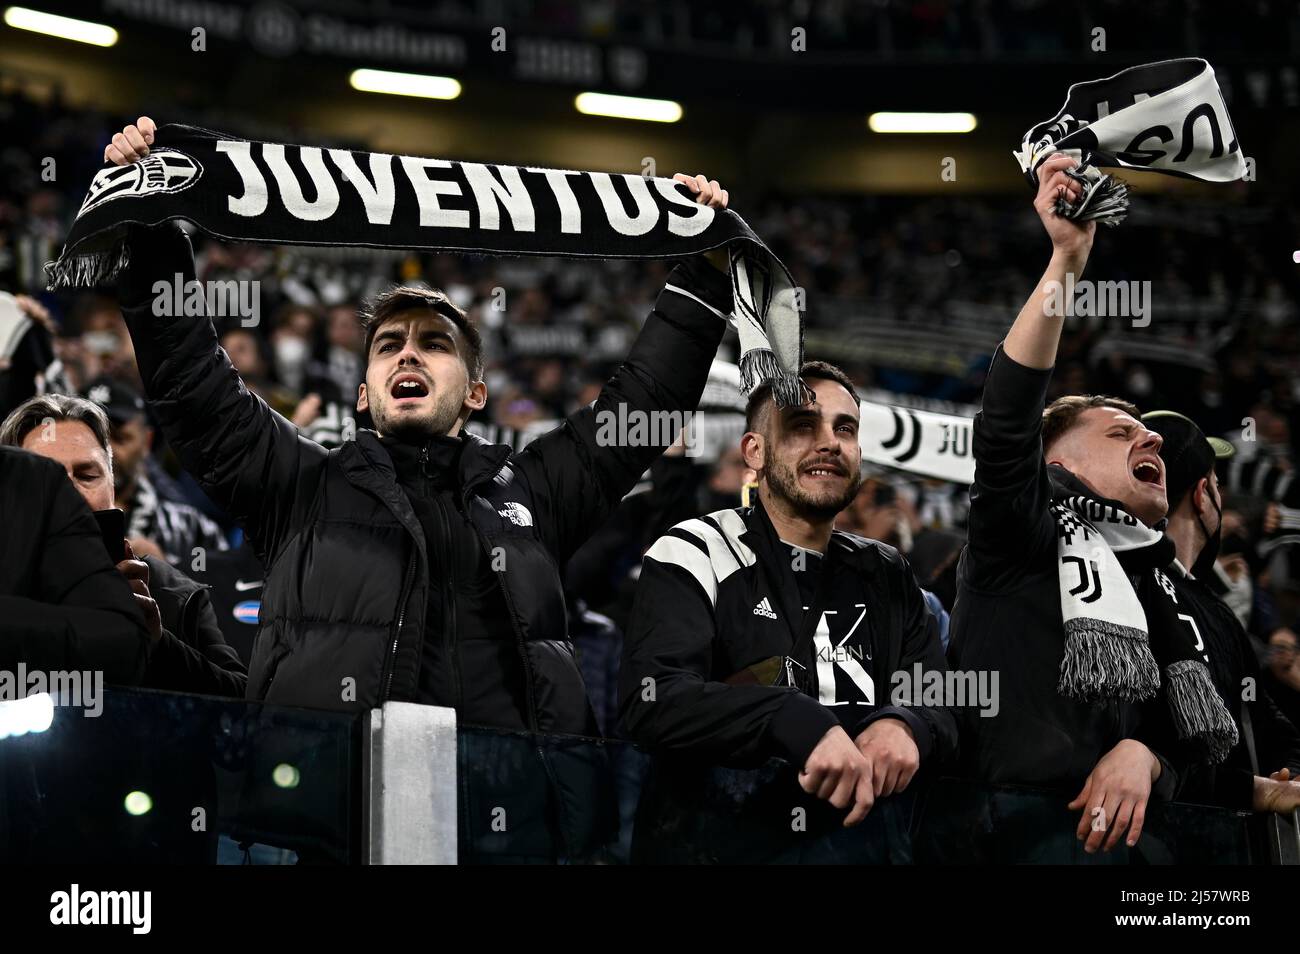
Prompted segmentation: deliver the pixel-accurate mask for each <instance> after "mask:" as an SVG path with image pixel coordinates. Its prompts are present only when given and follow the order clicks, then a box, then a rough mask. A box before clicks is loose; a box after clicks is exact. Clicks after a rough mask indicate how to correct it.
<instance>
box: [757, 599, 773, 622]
mask: <svg viewBox="0 0 1300 954" xmlns="http://www.w3.org/2000/svg"><path fill="white" fill-rule="evenodd" d="M754 615H755V616H766V617H767V618H768V619H776V613H774V612H772V604H771V603H769V602H768V601H767V597H766V596H765V597H763V598H762V599H761V600H759V601H758V605H757V606H755V607H754Z"/></svg>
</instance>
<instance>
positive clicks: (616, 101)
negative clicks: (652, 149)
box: [573, 93, 682, 123]
mask: <svg viewBox="0 0 1300 954" xmlns="http://www.w3.org/2000/svg"><path fill="white" fill-rule="evenodd" d="M573 105H574V106H575V107H576V108H577V110H578V112H580V113H583V114H584V115H587V116H611V117H613V118H614V119H642V120H645V121H646V122H651V123H675V122H677V120H679V119H681V118H682V106H681V104H680V103H674V102H673V101H672V100H671V99H644V98H642V97H640V96H615V95H613V94H612V93H579V94H578V95H577V96H576V97H574V100H573Z"/></svg>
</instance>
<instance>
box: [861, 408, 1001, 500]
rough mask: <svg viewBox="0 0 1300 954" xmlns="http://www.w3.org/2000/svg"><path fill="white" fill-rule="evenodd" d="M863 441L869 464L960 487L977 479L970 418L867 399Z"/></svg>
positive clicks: (863, 450) (863, 454)
mask: <svg viewBox="0 0 1300 954" xmlns="http://www.w3.org/2000/svg"><path fill="white" fill-rule="evenodd" d="M860 406H861V411H862V423H861V426H860V427H859V429H858V442H859V443H860V444H861V445H862V459H863V460H864V461H866V462H868V463H872V464H881V465H884V466H886V467H897V468H899V469H901V470H906V471H908V472H910V473H913V474H920V475H922V476H924V477H937V478H939V479H940V480H951V481H953V482H954V483H958V484H969V483H970V482H971V481H972V480H974V479H975V460H974V458H973V457H971V446H970V442H971V423H972V421H971V419H970V418H969V417H958V416H956V415H952V414H937V413H935V412H933V411H916V410H913V409H912V408H907V407H894V406H892V405H888V404H875V403H872V402H870V401H863V402H862V404H861V405H860Z"/></svg>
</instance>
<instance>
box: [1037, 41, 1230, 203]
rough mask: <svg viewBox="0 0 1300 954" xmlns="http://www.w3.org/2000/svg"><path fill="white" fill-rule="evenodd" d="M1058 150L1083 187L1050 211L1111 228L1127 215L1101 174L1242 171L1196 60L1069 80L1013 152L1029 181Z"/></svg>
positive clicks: (1115, 183) (1123, 188) (1209, 79)
mask: <svg viewBox="0 0 1300 954" xmlns="http://www.w3.org/2000/svg"><path fill="white" fill-rule="evenodd" d="M1057 152H1063V153H1065V154H1066V155H1069V156H1072V157H1074V158H1075V159H1078V160H1079V161H1080V163H1081V165H1079V166H1077V167H1076V168H1075V169H1073V170H1071V171H1070V172H1069V173H1067V174H1068V175H1070V176H1071V177H1072V178H1074V179H1076V180H1077V181H1078V182H1079V184H1080V186H1081V187H1082V190H1081V191H1082V195H1081V196H1080V198H1079V201H1078V203H1075V204H1071V203H1070V202H1068V201H1067V200H1065V199H1060V200H1058V203H1057V209H1056V211H1057V213H1058V214H1059V215H1063V216H1065V217H1067V218H1071V219H1076V220H1078V221H1081V222H1082V221H1088V220H1090V219H1096V220H1097V221H1098V222H1101V223H1102V224H1103V225H1118V224H1119V223H1120V222H1122V221H1123V220H1124V217H1125V216H1126V215H1127V214H1128V185H1127V184H1126V183H1124V182H1123V181H1121V180H1119V179H1116V178H1114V177H1113V176H1110V175H1108V174H1105V173H1103V172H1101V171H1100V168H1099V167H1110V168H1114V167H1121V168H1126V169H1144V170H1147V171H1151V172H1163V173H1165V174H1166V175H1174V176H1183V177H1185V178H1189V179H1201V180H1204V181H1206V182H1232V181H1233V180H1235V179H1240V178H1241V177H1242V175H1243V174H1244V173H1245V171H1246V163H1245V159H1244V158H1243V157H1242V152H1241V148H1240V145H1239V144H1238V142H1237V134H1236V133H1235V132H1234V131H1233V128H1232V120H1231V119H1230V118H1229V117H1228V108H1227V106H1225V105H1224V103H1223V94H1222V93H1221V92H1220V91H1219V84H1218V83H1217V82H1216V81H1215V78H1214V69H1213V67H1211V66H1210V64H1209V63H1207V62H1206V61H1205V60H1202V59H1197V58H1188V59H1179V60H1164V61H1163V62H1160V63H1147V64H1145V65H1143V66H1133V67H1130V68H1128V69H1126V70H1122V71H1120V72H1119V73H1116V74H1115V75H1114V76H1108V77H1106V78H1105V79H1099V80H1091V81H1089V82H1086V83H1075V84H1074V85H1073V86H1071V87H1070V90H1069V92H1068V93H1067V94H1066V98H1065V105H1064V106H1062V107H1061V109H1060V111H1059V112H1058V113H1057V114H1056V115H1055V116H1054V117H1052V118H1051V119H1049V120H1047V121H1046V122H1042V123H1039V124H1038V125H1036V126H1034V127H1032V128H1031V129H1030V130H1029V131H1028V132H1027V133H1025V136H1024V141H1023V142H1022V143H1021V146H1020V149H1019V150H1017V151H1016V152H1015V157H1016V159H1017V161H1019V163H1020V170H1021V171H1022V172H1023V173H1024V174H1025V177H1026V178H1027V179H1028V180H1029V183H1030V185H1032V186H1034V187H1035V188H1037V186H1038V167H1039V166H1040V165H1042V164H1043V162H1044V161H1046V160H1047V159H1048V158H1050V157H1051V156H1052V154H1053V153H1057Z"/></svg>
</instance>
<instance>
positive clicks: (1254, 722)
mask: <svg viewBox="0 0 1300 954" xmlns="http://www.w3.org/2000/svg"><path fill="white" fill-rule="evenodd" d="M1142 423H1143V424H1145V425H1146V426H1147V427H1149V428H1151V429H1152V430H1154V431H1156V432H1157V433H1159V434H1160V435H1161V437H1163V438H1164V443H1163V444H1162V445H1161V446H1160V457H1161V459H1162V460H1163V461H1164V462H1165V488H1166V490H1167V492H1168V495H1169V526H1168V528H1167V530H1166V532H1167V533H1168V535H1169V537H1170V539H1171V540H1173V541H1174V545H1175V546H1176V547H1177V553H1178V558H1177V559H1176V560H1175V561H1174V562H1173V564H1172V566H1171V567H1170V570H1169V571H1168V574H1167V575H1168V577H1169V579H1170V580H1171V581H1172V582H1173V585H1174V589H1175V591H1176V593H1177V598H1178V603H1179V605H1180V607H1181V608H1182V612H1183V613H1184V614H1186V615H1187V616H1188V617H1189V618H1191V619H1193V620H1195V625H1196V631H1197V634H1198V635H1199V636H1200V637H1201V638H1202V641H1203V649H1204V660H1205V662H1206V665H1207V666H1208V667H1209V671H1210V674H1211V676H1212V677H1213V679H1214V687H1215V689H1217V690H1218V692H1219V696H1220V698H1222V700H1223V704H1224V705H1225V706H1226V707H1227V709H1228V712H1229V713H1230V714H1231V715H1232V718H1233V721H1234V722H1235V723H1236V725H1237V731H1238V736H1239V738H1240V739H1241V741H1240V742H1239V743H1238V744H1237V745H1236V746H1234V747H1233V749H1232V751H1231V752H1229V753H1228V757H1227V758H1226V759H1225V760H1224V761H1223V762H1222V763H1220V764H1219V765H1214V766H1210V765H1205V764H1199V765H1196V766H1195V767H1194V768H1193V769H1191V770H1189V771H1188V772H1186V773H1185V778H1183V779H1182V780H1181V781H1182V784H1181V785H1180V787H1179V791H1178V799H1179V800H1180V801H1191V802H1208V803H1210V804H1216V805H1225V806H1227V807H1229V808H1235V809H1238V810H1240V811H1250V810H1254V811H1276V812H1289V811H1291V810H1292V809H1294V808H1296V807H1297V805H1300V782H1292V781H1290V779H1291V778H1292V777H1293V776H1297V775H1300V733H1298V732H1297V731H1296V728H1295V726H1293V725H1292V724H1291V722H1290V720H1289V719H1287V717H1286V716H1285V715H1283V714H1282V712H1281V711H1280V710H1279V709H1278V707H1277V706H1276V705H1275V704H1274V702H1273V700H1272V698H1271V697H1270V696H1269V694H1268V690H1267V689H1265V688H1264V686H1263V685H1262V684H1261V682H1260V671H1259V661H1258V660H1257V659H1256V657H1255V651H1254V649H1253V648H1252V647H1251V645H1250V637H1249V636H1248V635H1247V634H1246V631H1245V630H1244V629H1243V628H1242V626H1241V621H1240V620H1238V619H1237V616H1236V614H1235V613H1233V611H1232V610H1231V609H1230V608H1229V607H1228V604H1227V603H1225V602H1223V600H1221V599H1220V598H1219V597H1218V596H1217V595H1216V594H1215V593H1214V591H1213V590H1211V589H1210V587H1208V586H1206V585H1205V583H1203V582H1202V578H1204V577H1206V576H1208V575H1209V574H1211V573H1213V572H1214V559H1215V557H1216V556H1217V554H1218V550H1219V540H1220V538H1221V537H1222V531H1223V528H1222V525H1221V524H1222V513H1223V498H1222V494H1221V493H1220V490H1219V479H1218V475H1217V474H1216V473H1215V463H1216V461H1219V460H1228V459H1229V458H1231V457H1232V455H1233V447H1232V445H1231V444H1229V443H1228V442H1227V441H1225V440H1220V439H1219V438H1210V437H1206V436H1205V434H1204V432H1203V431H1202V430H1201V429H1200V428H1199V427H1198V426H1197V425H1196V423H1195V422H1193V421H1192V420H1190V419H1188V418H1187V417H1184V416H1183V415H1182V414H1178V413H1176V412H1174V411H1151V412H1149V413H1147V414H1144V415H1143V416H1142ZM1248 732H1249V733H1250V734H1249V736H1248V735H1247V733H1248ZM1189 761H1191V759H1190V758H1189ZM1283 770H1285V774H1283ZM1262 772H1268V773H1269V775H1270V777H1265V776H1264V775H1263V774H1261V773H1262Z"/></svg>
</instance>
